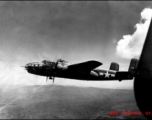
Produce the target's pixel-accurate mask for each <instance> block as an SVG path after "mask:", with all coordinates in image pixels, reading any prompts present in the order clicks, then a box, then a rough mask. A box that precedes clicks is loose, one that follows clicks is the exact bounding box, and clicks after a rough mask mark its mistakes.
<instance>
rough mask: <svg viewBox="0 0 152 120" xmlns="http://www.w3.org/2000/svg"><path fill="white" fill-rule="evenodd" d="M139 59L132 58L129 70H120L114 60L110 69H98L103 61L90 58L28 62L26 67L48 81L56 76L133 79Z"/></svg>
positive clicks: (83, 78)
mask: <svg viewBox="0 0 152 120" xmlns="http://www.w3.org/2000/svg"><path fill="white" fill-rule="evenodd" d="M137 64H138V59H135V58H133V59H131V62H130V66H129V69H128V71H119V64H118V63H115V62H112V63H111V65H110V68H109V70H103V69H96V68H97V67H99V66H100V65H102V63H101V62H99V61H95V60H90V61H85V62H81V63H76V64H71V65H69V64H68V62H67V61H65V60H63V59H58V60H57V61H56V62H53V61H49V60H43V61H42V62H41V63H38V62H32V63H28V64H26V65H25V66H24V67H25V69H26V70H27V71H28V72H29V73H31V74H35V75H40V76H46V77H47V78H46V81H47V80H48V78H49V79H52V80H53V83H54V78H55V77H59V78H68V79H78V80H87V81H109V80H119V81H122V80H131V79H133V77H134V75H135V72H136V69H137Z"/></svg>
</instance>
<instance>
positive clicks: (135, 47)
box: [116, 8, 152, 59]
mask: <svg viewBox="0 0 152 120" xmlns="http://www.w3.org/2000/svg"><path fill="white" fill-rule="evenodd" d="M151 16H152V9H151V8H145V9H144V10H143V11H142V12H141V19H140V22H139V23H137V24H136V25H135V29H136V30H135V32H134V33H133V34H132V35H124V36H123V38H122V39H121V40H119V41H118V43H117V47H116V55H117V56H119V57H121V58H126V59H131V58H133V57H137V58H138V57H139V56H140V54H141V50H142V47H143V44H144V41H145V37H146V34H147V31H148V27H149V24H150V20H151Z"/></svg>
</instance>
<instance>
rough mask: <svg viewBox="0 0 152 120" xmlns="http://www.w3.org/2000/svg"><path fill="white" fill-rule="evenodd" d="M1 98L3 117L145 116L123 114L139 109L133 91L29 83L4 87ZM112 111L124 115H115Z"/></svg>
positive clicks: (104, 117) (75, 117)
mask: <svg viewBox="0 0 152 120" xmlns="http://www.w3.org/2000/svg"><path fill="white" fill-rule="evenodd" d="M0 98H1V99H0V118H1V119H2V118H7V119H13V118H14V119H15V118H17V119H25V118H27V119H38V118H39V119H68V118H69V119H81V118H83V119H110V120H112V119H137V120H139V119H145V118H144V117H143V116H142V115H122V114H121V112H125V111H139V109H138V107H137V106H136V103H135V99H134V94H133V90H121V89H101V88H91V87H90V88H83V87H76V86H58V85H47V86H42V87H41V86H29V87H20V88H17V89H15V88H12V89H10V90H9V91H2V90H1V94H0ZM110 111H117V112H119V113H120V114H119V115H113V116H112V115H109V112H110Z"/></svg>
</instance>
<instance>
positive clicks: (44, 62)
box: [42, 60, 52, 65]
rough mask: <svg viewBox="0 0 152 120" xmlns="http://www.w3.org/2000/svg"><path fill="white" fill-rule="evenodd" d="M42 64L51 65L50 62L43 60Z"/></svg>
mask: <svg viewBox="0 0 152 120" xmlns="http://www.w3.org/2000/svg"><path fill="white" fill-rule="evenodd" d="M42 63H43V64H49V65H50V64H52V62H51V61H50V60H43V61H42Z"/></svg>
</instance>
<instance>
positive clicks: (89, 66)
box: [68, 60, 102, 71]
mask: <svg viewBox="0 0 152 120" xmlns="http://www.w3.org/2000/svg"><path fill="white" fill-rule="evenodd" d="M100 65H102V63H100V62H98V61H94V60H91V61H87V62H82V63H77V64H73V65H69V66H68V69H69V70H80V69H81V70H87V71H91V70H93V69H95V68H96V67H98V66H100Z"/></svg>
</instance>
